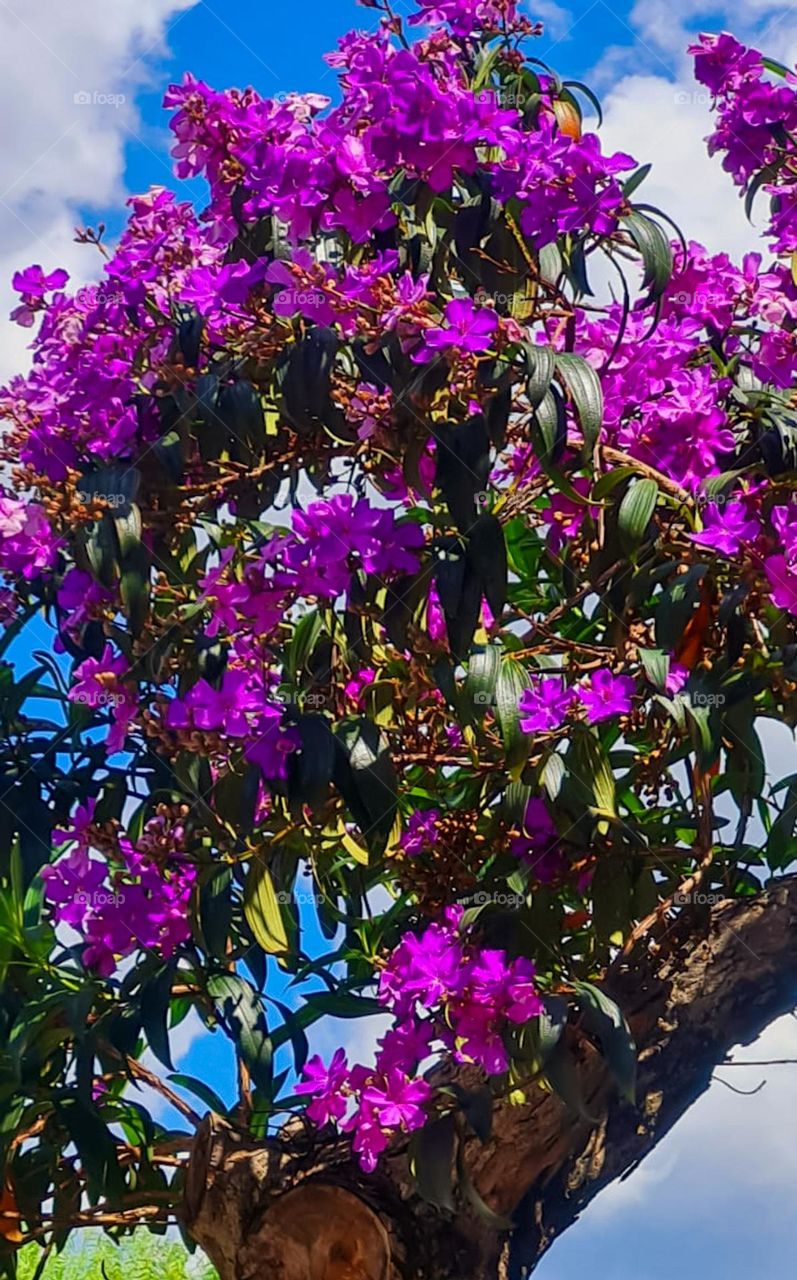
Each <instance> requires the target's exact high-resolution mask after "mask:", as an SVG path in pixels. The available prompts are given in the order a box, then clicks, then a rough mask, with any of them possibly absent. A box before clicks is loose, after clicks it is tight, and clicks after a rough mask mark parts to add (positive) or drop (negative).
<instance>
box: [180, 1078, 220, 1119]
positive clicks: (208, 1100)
mask: <svg viewBox="0 0 797 1280" xmlns="http://www.w3.org/2000/svg"><path fill="white" fill-rule="evenodd" d="M169 1083H170V1084H174V1085H176V1086H177V1088H178V1089H185V1090H186V1091H187V1092H188V1093H193V1094H194V1096H195V1097H197V1098H199V1099H200V1100H201V1101H202V1102H204V1103H205V1105H206V1106H207V1107H209V1108H210V1110H211V1111H215V1112H216V1114H217V1115H220V1116H223V1115H226V1114H227V1107H226V1106H225V1104H224V1103H223V1102H222V1100H221V1098H220V1097H219V1095H218V1094H217V1093H215V1092H214V1090H213V1089H211V1087H210V1085H207V1084H205V1082H204V1080H197V1079H196V1077H195V1076H186V1075H183V1073H182V1072H179V1071H176V1072H173V1073H172V1075H170V1076H169Z"/></svg>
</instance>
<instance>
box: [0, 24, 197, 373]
mask: <svg viewBox="0 0 797 1280" xmlns="http://www.w3.org/2000/svg"><path fill="white" fill-rule="evenodd" d="M195 3H196V0H114V4H113V6H112V12H111V11H109V6H108V3H107V0H73V2H72V3H70V4H54V3H53V2H52V0H0V118H2V120H3V121H4V122H5V128H4V130H3V146H2V149H0V245H2V251H1V252H0V317H1V319H0V325H2V343H1V344H0V379H3V378H5V377H7V376H8V375H9V374H11V373H13V372H14V371H16V370H17V369H19V368H21V367H23V366H24V364H25V362H26V353H25V348H26V344H27V343H28V342H29V340H30V334H29V333H28V332H26V331H21V330H20V329H19V328H18V327H17V326H16V325H10V324H9V323H8V322H7V321H6V319H5V317H6V316H7V315H8V312H9V310H10V309H11V307H12V305H13V301H14V295H13V293H12V291H11V288H10V278H11V275H12V274H13V272H14V271H15V270H16V269H17V268H19V267H25V266H28V265H30V263H32V262H40V263H41V264H42V265H43V266H44V267H45V268H46V269H47V270H52V269H53V268H54V267H57V266H64V267H66V268H67V270H69V271H70V273H71V275H72V277H73V283H76V284H81V283H84V282H85V281H86V280H88V279H91V278H94V277H96V273H97V269H98V266H99V263H98V260H97V257H96V250H94V251H92V250H91V249H88V248H85V247H81V246H79V245H76V244H74V242H73V241H74V227H75V225H76V224H77V223H79V222H80V221H81V217H80V213H79V210H81V209H86V210H91V211H97V213H98V214H100V215H101V211H102V210H103V209H107V208H109V207H117V206H118V205H119V204H120V203H121V201H122V200H123V199H124V195H125V192H124V187H123V175H124V163H125V142H126V139H127V138H128V137H129V136H130V135H131V134H134V133H135V132H136V131H137V130H138V127H139V124H138V116H137V112H136V107H135V96H136V93H137V92H138V91H139V90H140V89H141V88H142V87H143V86H144V85H145V84H147V83H148V82H149V77H150V75H151V73H152V67H153V63H154V62H155V60H156V59H157V58H158V57H159V56H160V55H162V53H163V52H164V50H165V48H166V41H167V38H168V31H169V29H170V27H172V26H174V25H175V24H176V23H177V22H179V21H180V19H181V18H182V16H183V15H184V14H185V13H186V12H187V11H188V10H189V9H190V8H192V7H193V5H194V4H195Z"/></svg>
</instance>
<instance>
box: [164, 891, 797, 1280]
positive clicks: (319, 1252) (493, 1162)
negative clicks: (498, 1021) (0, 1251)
mask: <svg viewBox="0 0 797 1280" xmlns="http://www.w3.org/2000/svg"><path fill="white" fill-rule="evenodd" d="M605 986H606V989H607V990H608V991H609V993H610V994H611V995H612V996H613V998H614V999H615V1000H616V1001H617V1002H618V1003H619V1004H620V1006H621V1008H622V1009H623V1011H624V1012H625V1014H626V1017H627V1018H628V1021H629V1023H630V1025H631V1029H632V1031H633V1034H634V1036H635V1039H636V1042H637V1046H638V1049H639V1087H638V1095H637V1105H636V1106H635V1107H634V1106H631V1105H629V1104H628V1103H624V1102H622V1101H620V1100H619V1099H618V1098H617V1096H616V1093H615V1092H614V1091H613V1089H612V1085H611V1082H610V1080H609V1077H608V1073H607V1070H606V1066H605V1063H604V1061H603V1059H602V1057H601V1055H600V1053H599V1052H598V1050H597V1049H596V1048H595V1046H593V1045H592V1044H591V1043H590V1042H589V1041H588V1040H586V1039H585V1038H584V1037H581V1036H579V1035H578V1034H577V1033H576V1034H574V1044H573V1051H574V1059H575V1065H576V1070H577V1072H578V1077H579V1081H580V1085H581V1091H582V1094H583V1097H584V1100H585V1108H584V1110H585V1112H586V1113H587V1115H588V1116H589V1117H590V1119H587V1118H578V1117H574V1116H573V1115H572V1113H569V1112H568V1109H567V1108H566V1107H565V1106H564V1104H563V1103H562V1102H561V1101H560V1099H559V1098H558V1097H557V1096H555V1095H553V1094H551V1093H550V1092H548V1091H546V1090H544V1089H543V1088H541V1087H538V1086H533V1088H532V1089H531V1090H530V1091H529V1092H528V1094H527V1097H528V1101H527V1102H526V1103H525V1104H524V1105H522V1106H510V1105H508V1104H506V1105H504V1104H501V1105H499V1106H498V1107H497V1109H496V1114H495V1118H494V1125H493V1134H492V1137H491V1139H490V1141H489V1142H488V1143H487V1144H486V1145H480V1144H479V1142H478V1141H477V1140H476V1139H472V1140H469V1141H468V1142H467V1145H466V1148H465V1159H466V1163H467V1166H468V1169H469V1172H470V1175H471V1178H472V1180H473V1183H474V1185H475V1187H476V1188H477V1190H478V1192H479V1194H480V1195H481V1197H482V1198H483V1199H484V1201H485V1202H486V1204H487V1205H488V1206H489V1207H490V1208H491V1209H492V1210H494V1211H495V1212H496V1213H498V1214H501V1215H504V1216H507V1217H510V1218H511V1219H512V1221H513V1224H514V1229H513V1230H512V1231H511V1232H506V1231H504V1232H501V1231H499V1230H497V1229H496V1227H495V1226H493V1225H490V1223H489V1222H487V1221H486V1220H485V1218H484V1216H483V1215H480V1214H477V1213H476V1212H475V1211H474V1210H472V1209H469V1208H468V1207H467V1206H465V1205H463V1206H461V1207H460V1209H459V1210H458V1212H457V1213H456V1215H451V1214H444V1213H441V1212H438V1211H436V1210H434V1209H432V1208H431V1207H430V1206H429V1205H427V1204H425V1203H424V1202H422V1201H421V1200H420V1198H419V1197H418V1195H417V1194H416V1193H415V1191H414V1189H413V1183H412V1178H411V1176H410V1173H409V1169H408V1165H407V1157H406V1152H401V1151H398V1152H395V1153H394V1154H393V1155H391V1156H390V1158H389V1159H388V1160H387V1161H386V1162H385V1167H384V1168H382V1169H380V1171H379V1172H378V1173H377V1174H374V1175H372V1176H370V1177H366V1176H364V1175H362V1174H361V1173H360V1172H359V1170H358V1168H357V1165H356V1163H355V1162H354V1161H353V1160H352V1159H351V1156H350V1153H349V1151H348V1149H347V1147H346V1146H345V1145H344V1144H340V1143H335V1144H331V1145H327V1146H324V1145H319V1143H318V1140H317V1138H315V1137H314V1136H313V1135H312V1134H311V1133H310V1132H309V1131H307V1130H305V1129H304V1128H303V1127H301V1126H297V1127H296V1128H295V1129H294V1130H293V1131H292V1133H290V1134H288V1135H285V1136H284V1137H283V1138H282V1139H281V1140H280V1141H273V1142H270V1143H268V1144H263V1143H255V1142H252V1141H251V1140H248V1139H246V1138H243V1137H241V1136H240V1135H238V1134H237V1133H236V1132H235V1131H234V1129H233V1128H232V1127H231V1126H230V1125H229V1124H228V1123H227V1122H226V1121H222V1120H220V1119H219V1118H218V1117H208V1118H207V1119H206V1121H205V1122H204V1123H203V1126H202V1128H201V1129H200V1132H199V1134H198V1141H197V1143H196V1147H195V1151H194V1155H193V1157H192V1162H191V1166H190V1169H189V1176H188V1179H187V1186H186V1202H185V1220H186V1225H187V1226H188V1229H189V1231H190V1232H191V1233H192V1235H193V1236H194V1238H195V1239H196V1240H197V1241H198V1242H199V1244H201V1245H202V1246H203V1248H204V1249H205V1250H206V1251H207V1253H208V1254H209V1255H210V1257H211V1258H212V1260H213V1261H214V1263H215V1264H216V1266H217V1267H218V1269H219V1273H220V1276H221V1280H261V1277H262V1280H266V1278H268V1280H423V1278H426V1280H436V1278H439V1280H448V1278H450V1280H454V1277H456V1278H457V1280H498V1278H499V1277H500V1278H501V1280H519V1278H520V1277H521V1276H522V1275H523V1274H524V1272H525V1273H528V1272H530V1271H532V1270H533V1269H534V1267H535V1266H536V1264H537V1262H538V1261H539V1259H540V1257H542V1255H543V1253H544V1252H545V1251H546V1249H548V1248H549V1247H550V1245H551V1243H552V1242H553V1240H555V1239H556V1238H557V1237H558V1236H559V1235H561V1233H562V1231H564V1230H565V1229H566V1228H567V1227H568V1226H569V1225H570V1224H571V1223H572V1222H573V1221H574V1220H575V1219H576V1218H577V1217H578V1215H579V1214H580V1212H581V1211H582V1209H583V1208H584V1206H585V1205H586V1204H587V1203H588V1202H589V1201H590V1200H591V1199H592V1198H593V1196H595V1195H596V1194H597V1193H598V1192H599V1191H600V1190H601V1189H602V1188H603V1187H604V1186H606V1185H607V1184H608V1183H610V1182H612V1181H613V1180H614V1179H616V1178H618V1177H621V1176H623V1175H624V1174H626V1173H627V1172H628V1171H629V1170H631V1169H632V1168H633V1167H634V1166H635V1165H636V1164H638V1163H639V1161H640V1160H642V1159H643V1158H644V1157H645V1156H646V1155H647V1154H648V1152H650V1151H651V1150H652V1149H653V1147H654V1146H655V1145H656V1143H657V1142H658V1141H659V1140H660V1139H661V1137H662V1136H663V1135H664V1134H665V1133H666V1132H667V1131H668V1130H669V1129H670V1128H671V1127H672V1125H673V1124H674V1123H675V1122H676V1121H677V1120H678V1119H679V1118H680V1117H681V1116H682V1115H683V1114H684V1112H685V1111H686V1110H687V1108H688V1107H689V1106H691V1104H692V1103H693V1102H694V1101H695V1099H696V1098H698V1097H699V1096H700V1094H702V1093H703V1092H704V1091H705V1089H706V1088H707V1087H708V1085H709V1083H710V1080H711V1076H712V1073H713V1071H714V1069H715V1067H716V1066H717V1064H718V1063H720V1062H722V1060H723V1059H724V1058H725V1056H726V1055H727V1053H728V1052H729V1050H730V1049H731V1048H732V1047H733V1046H735V1045H737V1044H745V1043H749V1042H750V1041H751V1040H754V1039H755V1038H756V1037H757V1036H758V1035H759V1034H760V1032H761V1031H762V1030H763V1029H764V1028H765V1027H766V1026H767V1025H768V1024H769V1023H770V1022H771V1021H772V1020H773V1019H774V1018H776V1017H778V1016H779V1015H780V1014H782V1013H784V1012H786V1011H788V1010H791V1009H793V1008H795V1006H797V877H794V878H788V879H784V880H783V881H781V882H780V883H779V884H778V885H777V886H775V887H773V888H771V889H769V890H767V891H765V892H763V893H761V894H760V895H757V896H756V897H753V898H747V899H744V900H737V901H733V902H723V903H720V904H719V905H717V906H715V907H713V908H712V909H711V910H704V911H697V912H693V911H691V910H690V911H688V912H687V911H684V912H683V913H682V915H681V917H680V918H679V919H678V920H677V921H676V922H675V924H674V925H673V926H671V927H670V929H669V931H668V932H667V933H666V934H665V936H664V937H659V939H658V941H657V942H656V943H655V944H654V945H651V944H650V941H649V940H648V941H647V942H646V943H645V944H644V945H642V946H640V947H639V948H638V949H637V952H636V954H635V955H634V956H632V957H631V958H629V960H627V961H624V962H623V963H622V964H616V965H615V966H613V968H612V969H611V970H610V971H609V972H608V974H607V975H606V980H605ZM469 1077H470V1078H469ZM457 1078H458V1079H459V1080H460V1081H461V1082H462V1083H465V1084H468V1083H475V1080H474V1079H473V1078H472V1073H469V1072H467V1071H458V1073H457ZM740 1105H742V1104H741V1103H740Z"/></svg>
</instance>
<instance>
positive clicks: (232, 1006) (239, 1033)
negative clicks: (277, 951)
mask: <svg viewBox="0 0 797 1280" xmlns="http://www.w3.org/2000/svg"><path fill="white" fill-rule="evenodd" d="M208 994H209V995H210V997H211V999H212V1000H213V1003H214V1004H215V1006H216V1011H217V1013H218V1016H219V1021H220V1022H221V1024H222V1026H223V1027H224V1029H225V1030H226V1032H227V1034H228V1036H229V1037H230V1039H231V1040H232V1041H233V1043H234V1044H235V1045H236V1048H237V1049H238V1051H239V1053H240V1055H241V1057H242V1059H243V1061H244V1062H245V1063H246V1065H247V1067H248V1068H249V1072H250V1074H251V1076H252V1079H253V1081H254V1083H255V1085H256V1086H257V1088H258V1089H262V1091H263V1093H265V1094H266V1095H267V1096H270V1094H271V1087H272V1081H273V1063H272V1059H273V1046H272V1044H271V1040H270V1039H269V1034H268V1023H267V1022H266V1015H265V1011H264V1009H263V1005H262V1002H261V1000H260V997H259V996H258V994H257V992H256V991H255V989H254V987H253V986H252V984H251V983H250V982H247V981H246V979H245V978H241V977H239V975H238V974H237V973H217V974H213V975H211V977H210V978H209V979H208Z"/></svg>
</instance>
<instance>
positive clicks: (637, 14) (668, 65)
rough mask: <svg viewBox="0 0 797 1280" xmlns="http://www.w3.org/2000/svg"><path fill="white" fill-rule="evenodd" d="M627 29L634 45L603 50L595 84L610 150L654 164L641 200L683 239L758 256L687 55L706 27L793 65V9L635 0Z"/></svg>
mask: <svg viewBox="0 0 797 1280" xmlns="http://www.w3.org/2000/svg"><path fill="white" fill-rule="evenodd" d="M628 24H629V26H628V30H629V42H628V43H627V44H624V45H614V46H612V47H611V48H609V49H607V50H605V51H604V52H603V54H602V56H601V60H600V62H599V63H598V65H597V66H596V68H595V70H594V72H593V76H592V77H591V79H592V81H593V82H594V83H596V84H597V85H598V86H599V87H600V88H601V90H602V91H603V93H604V108H605V117H606V119H605V126H604V129H603V131H602V136H603V138H604V140H605V145H606V146H607V147H608V148H610V149H613V150H622V151H630V152H631V154H632V155H634V156H635V157H636V158H637V159H638V160H639V161H640V163H647V162H649V161H652V162H653V166H654V167H653V171H652V173H651V174H650V176H649V178H648V179H647V180H646V182H645V184H644V185H643V187H641V188H640V190H639V193H638V196H637V199H639V200H643V201H646V202H647V203H651V204H656V205H658V206H659V207H660V208H662V209H663V210H664V212H665V213H668V214H669V215H670V216H671V217H673V218H674V219H675V220H676V222H678V223H679V225H680V226H681V228H682V230H683V231H684V234H685V235H686V236H687V238H690V239H692V238H693V239H696V240H700V241H702V243H704V244H705V245H706V247H707V248H709V249H710V250H712V251H713V252H718V251H720V250H726V251H727V252H729V253H731V254H732V255H734V256H736V257H738V256H739V255H741V254H743V253H745V252H746V251H748V250H750V249H762V248H763V245H762V242H761V240H760V238H759V234H758V232H757V231H756V229H755V228H754V227H751V226H750V224H749V222H748V221H747V218H746V216H745V213H744V207H743V203H742V201H741V200H740V198H739V193H738V190H737V189H736V188H735V187H734V185H733V183H732V181H731V179H730V177H729V175H728V174H726V173H725V172H724V171H723V170H722V167H721V163H720V159H719V158H718V157H715V158H713V159H712V158H710V157H709V156H708V154H707V151H706V146H705V142H704V138H705V136H706V135H707V134H708V133H709V132H710V130H711V128H712V118H711V112H710V106H709V99H708V95H707V94H706V92H705V91H704V90H703V88H702V86H700V85H698V84H697V83H696V82H695V80H694V78H693V74H692V70H693V66H692V60H691V58H689V57H688V56H687V54H686V48H687V46H688V45H689V44H690V43H691V42H692V40H693V39H694V38H695V36H696V35H697V33H698V32H699V31H701V30H709V31H717V30H722V29H730V30H732V31H733V32H734V33H735V34H736V35H737V36H738V37H739V38H740V39H742V40H745V41H751V42H752V43H754V44H756V45H758V46H759V47H761V48H762V49H764V50H765V51H766V52H767V53H769V54H771V55H772V56H773V57H776V58H780V59H784V60H786V61H789V60H791V61H793V60H794V58H795V56H797V16H795V10H794V7H793V6H789V5H785V4H782V3H777V2H774V3H773V0H747V3H746V4H745V5H742V6H738V7H735V8H733V9H731V8H730V7H729V6H723V5H711V4H709V5H706V4H704V3H700V2H695V0H638V3H637V4H636V5H635V6H634V8H633V9H632V11H631V14H630V17H629V19H628ZM631 67H633V68H634V70H633V71H630V68H631ZM640 67H641V68H642V70H639V69H638V68H640ZM761 216H762V217H763V202H762V206H761Z"/></svg>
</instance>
